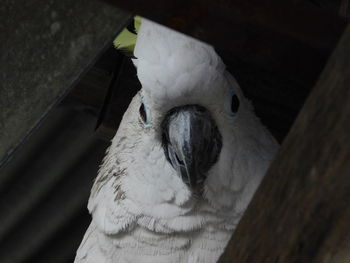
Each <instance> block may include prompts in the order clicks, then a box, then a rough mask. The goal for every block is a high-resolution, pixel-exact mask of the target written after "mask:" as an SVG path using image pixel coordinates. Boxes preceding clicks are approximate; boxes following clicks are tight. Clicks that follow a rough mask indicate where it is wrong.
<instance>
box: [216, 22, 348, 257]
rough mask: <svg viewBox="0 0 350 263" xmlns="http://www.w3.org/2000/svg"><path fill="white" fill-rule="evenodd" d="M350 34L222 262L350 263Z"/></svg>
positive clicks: (270, 172)
mask: <svg viewBox="0 0 350 263" xmlns="http://www.w3.org/2000/svg"><path fill="white" fill-rule="evenodd" d="M349 87H350V27H348V28H347V30H346V32H345V34H344V35H343V37H342V39H341V41H340V43H339V45H338V47H337V48H336V50H335V52H334V53H333V55H332V57H331V58H330V60H329V61H328V64H327V66H326V68H325V70H324V72H323V73H322V75H321V77H320V79H319V80H318V82H317V84H316V86H315V88H314V90H313V92H312V93H311V94H310V96H309V98H308V99H307V101H306V104H305V106H304V108H303V109H302V111H301V113H300V115H299V116H298V118H297V120H296V122H295V124H294V125H293V127H292V129H291V131H290V133H289V134H288V136H287V138H286V139H285V141H284V143H283V145H282V147H281V150H280V152H279V154H278V156H277V157H276V159H275V161H274V162H273V164H272V166H271V167H270V169H269V172H268V174H267V175H266V177H265V178H264V180H263V182H262V184H261V186H260V187H259V189H258V191H257V192H256V194H255V196H254V198H253V201H252V202H251V204H250V206H249V207H248V209H247V211H246V213H245V215H244V216H243V218H242V220H241V222H240V223H239V225H238V227H237V229H236V231H235V233H234V235H233V237H232V239H231V241H230V243H229V245H228V247H227V249H226V251H225V253H224V254H223V256H222V257H221V260H220V262H221V263H229V262H230V263H278V262H281V263H282V262H283V263H291V262H293V263H294V262H295V263H303V262H305V263H306V262H307V263H348V262H350V89H349Z"/></svg>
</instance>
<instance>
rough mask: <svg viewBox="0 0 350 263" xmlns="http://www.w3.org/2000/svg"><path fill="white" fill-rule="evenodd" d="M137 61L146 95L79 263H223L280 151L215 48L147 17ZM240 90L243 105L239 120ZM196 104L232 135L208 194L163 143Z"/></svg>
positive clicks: (106, 180)
mask: <svg viewBox="0 0 350 263" xmlns="http://www.w3.org/2000/svg"><path fill="white" fill-rule="evenodd" d="M135 56H136V57H137V59H135V60H134V63H135V66H136V67H137V74H138V78H139V79H140V82H141V84H142V90H141V91H140V92H139V93H138V94H137V95H136V96H135V97H134V99H133V100H132V102H131V104H130V106H129V108H128V110H127V111H126V113H125V115H124V117H123V120H122V122H121V124H120V127H119V130H118V132H117V133H116V135H115V137H114V139H113V140H112V144H111V146H110V148H109V150H108V151H107V153H106V157H105V159H104V161H103V164H102V166H101V169H100V171H99V174H98V176H97V178H96V181H95V184H94V186H93V189H92V192H91V197H90V200H89V205H88V208H89V211H90V213H91V214H92V223H91V225H90V227H89V229H88V230H87V232H86V234H85V237H84V239H83V241H82V243H81V246H80V248H79V250H78V252H77V257H76V260H75V262H77V263H78V262H81V263H82V262H84V263H85V262H86V263H87V262H109V263H114V262H145V263H147V262H166V263H171V262H188V263H195V262H201V263H213V262H216V260H217V259H218V257H219V256H220V254H221V253H222V252H223V250H224V248H225V246H226V244H227V242H228V240H229V238H230V236H231V235H232V233H233V231H234V229H235V227H236V225H237V223H238V222H239V219H240V218H241V216H242V214H243V212H244V210H245V209H246V207H247V205H248V203H249V201H250V200H251V198H252V196H253V194H254V192H255V190H256V188H257V187H258V185H259V183H260V181H261V179H262V178H263V176H264V174H265V172H266V170H267V168H268V166H269V163H270V162H271V160H272V158H273V156H274V154H275V153H276V151H277V149H278V144H277V143H276V141H275V140H274V138H273V137H272V136H271V135H270V133H269V132H268V131H267V130H266V129H265V128H264V127H263V126H262V124H261V123H260V121H259V120H258V118H257V117H256V116H255V115H254V112H253V109H252V106H251V105H250V103H249V102H248V101H247V100H246V99H245V98H244V96H243V94H242V92H241V90H240V88H239V86H238V84H237V82H236V81H235V79H234V78H233V76H231V75H230V74H229V73H228V72H227V71H226V70H225V65H224V64H223V62H222V61H221V59H220V58H219V57H218V55H217V54H216V53H215V51H214V49H213V48H212V47H211V46H209V45H207V44H205V43H202V42H200V41H198V40H195V39H192V38H190V37H188V36H185V35H182V34H180V33H178V32H175V31H172V30H170V29H168V28H165V27H163V26H161V25H158V24H155V23H153V22H151V21H148V20H146V19H143V21H142V24H141V28H140V32H139V34H138V39H137V43H136V47H135ZM232 90H234V92H235V94H237V96H238V98H239V101H240V106H239V110H238V112H237V114H235V115H234V116H232V114H229V113H228V112H227V111H228V109H230V103H231V100H230V94H231V93H232ZM141 102H144V103H145V105H146V106H147V109H148V111H149V112H151V113H152V119H151V124H150V125H149V126H145V125H143V124H142V122H141V121H140V117H139V107H140V103H141ZM188 104H198V105H201V106H203V107H205V108H206V109H208V110H209V111H210V112H211V114H212V116H213V118H214V119H215V122H216V123H217V126H218V129H219V130H220V132H221V135H222V149H221V152H220V155H219V158H218V160H217V162H216V163H215V164H214V165H213V166H212V167H211V169H210V170H209V172H208V175H207V179H206V181H205V183H204V185H203V189H202V191H199V192H196V191H191V189H189V187H188V186H187V185H186V184H185V183H184V182H183V181H182V180H181V178H180V177H179V176H178V175H177V173H176V171H175V170H174V169H173V167H172V166H171V165H170V164H169V162H168V161H167V160H166V157H165V155H164V151H163V149H162V143H161V122H162V120H163V118H164V116H165V114H166V113H167V112H168V110H170V109H171V108H173V107H178V106H181V105H188Z"/></svg>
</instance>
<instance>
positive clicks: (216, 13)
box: [106, 0, 346, 85]
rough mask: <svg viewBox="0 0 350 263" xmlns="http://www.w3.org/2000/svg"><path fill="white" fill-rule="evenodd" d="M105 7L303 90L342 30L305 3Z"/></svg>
mask: <svg viewBox="0 0 350 263" xmlns="http://www.w3.org/2000/svg"><path fill="white" fill-rule="evenodd" d="M106 1H108V2H110V3H112V4H114V5H117V6H118V7H122V8H125V9H127V10H129V11H131V12H133V13H135V14H139V15H142V16H144V17H147V18H150V19H152V20H154V21H157V22H159V23H161V24H163V25H165V26H168V27H171V28H174V29H176V30H178V31H180V32H183V33H185V34H188V35H191V36H193V37H195V38H198V39H200V40H203V41H205V42H208V43H210V44H212V45H213V46H215V47H216V48H217V49H218V50H219V51H220V52H221V51H222V52H223V53H225V54H227V53H228V52H229V53H230V54H231V55H232V56H234V57H237V58H240V59H242V60H243V61H245V62H248V63H251V64H254V65H257V66H260V67H262V68H264V69H268V70H271V71H273V72H275V73H277V74H280V75H282V76H286V77H293V78H294V79H297V80H298V81H300V82H303V83H306V84H307V85H313V84H314V81H315V80H316V78H317V77H318V76H319V73H320V71H321V70H322V69H323V66H324V64H325V62H326V60H327V58H328V55H329V54H330V52H331V51H332V50H333V48H334V46H335V44H336V43H337V41H338V38H339V37H340V36H341V33H342V32H343V29H344V27H345V24H346V23H345V21H344V20H342V19H340V18H339V17H338V16H336V15H332V14H329V13H326V12H323V10H322V9H320V8H317V7H316V6H313V5H312V4H310V3H309V4H308V2H307V1H279V0H265V1H261V0H251V1H244V0H219V1H214V0H177V1H172V0H149V1H142V0H128V1H123V0H106Z"/></svg>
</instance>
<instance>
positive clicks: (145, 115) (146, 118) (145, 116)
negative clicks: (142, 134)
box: [139, 101, 151, 127]
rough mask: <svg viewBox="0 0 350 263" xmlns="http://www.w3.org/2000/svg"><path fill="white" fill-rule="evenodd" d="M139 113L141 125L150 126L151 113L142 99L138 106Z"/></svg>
mask: <svg viewBox="0 0 350 263" xmlns="http://www.w3.org/2000/svg"><path fill="white" fill-rule="evenodd" d="M139 114H140V120H141V122H142V123H143V125H145V126H146V127H147V126H150V125H151V120H150V119H151V116H150V115H151V114H150V112H149V110H148V108H147V107H146V105H145V103H144V102H143V101H142V102H141V105H140V108H139Z"/></svg>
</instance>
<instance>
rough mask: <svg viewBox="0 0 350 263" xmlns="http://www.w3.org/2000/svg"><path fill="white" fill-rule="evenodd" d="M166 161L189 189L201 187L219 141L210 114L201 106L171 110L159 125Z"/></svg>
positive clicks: (213, 160) (212, 161)
mask: <svg viewBox="0 0 350 263" xmlns="http://www.w3.org/2000/svg"><path fill="white" fill-rule="evenodd" d="M162 132H163V135H162V143H163V148H164V153H165V155H166V158H167V160H168V161H169V162H170V163H171V165H172V166H173V168H174V169H175V170H176V171H177V172H178V174H179V176H181V178H182V180H183V181H184V182H185V183H186V184H187V185H188V186H190V187H191V188H195V187H196V185H198V184H202V183H203V182H204V180H205V178H206V174H207V172H208V170H209V169H210V168H211V166H212V165H213V164H214V163H215V162H216V161H217V159H218V156H219V154H220V151H221V146H222V138H221V134H220V132H219V130H218V128H217V126H216V123H215V121H214V119H213V118H212V116H211V114H210V112H209V111H208V110H207V109H205V108H204V107H202V106H198V105H186V106H180V107H176V108H173V109H171V110H170V111H169V112H168V113H167V114H166V116H165V118H164V120H163V122H162Z"/></svg>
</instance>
